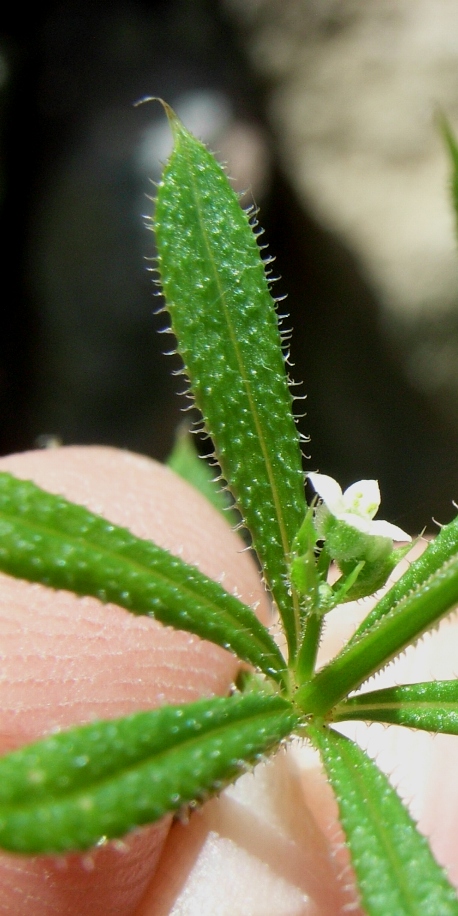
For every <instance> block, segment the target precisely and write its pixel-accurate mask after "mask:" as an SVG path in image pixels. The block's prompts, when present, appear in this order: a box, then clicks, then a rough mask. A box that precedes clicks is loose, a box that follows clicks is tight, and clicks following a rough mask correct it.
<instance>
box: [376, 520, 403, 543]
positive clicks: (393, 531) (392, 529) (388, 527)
mask: <svg viewBox="0 0 458 916" xmlns="http://www.w3.org/2000/svg"><path fill="white" fill-rule="evenodd" d="M370 534H374V535H376V537H382V538H390V539H391V540H392V541H411V540H412V538H411V537H410V534H406V532H405V531H403V530H402V528H398V526H397V525H392V524H391V522H382V521H375V522H371V530H370Z"/></svg>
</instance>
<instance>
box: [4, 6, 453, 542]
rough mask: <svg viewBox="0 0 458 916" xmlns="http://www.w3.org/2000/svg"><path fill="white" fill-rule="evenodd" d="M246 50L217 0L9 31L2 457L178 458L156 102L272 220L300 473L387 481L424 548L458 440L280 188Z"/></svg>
mask: <svg viewBox="0 0 458 916" xmlns="http://www.w3.org/2000/svg"><path fill="white" fill-rule="evenodd" d="M244 47H245V45H244V41H243V36H241V34H239V31H238V28H237V23H236V20H235V19H234V18H233V17H230V16H229V15H228V13H227V7H226V5H223V4H221V3H218V2H215V0H194V2H192V3H191V2H186V0H155V2H153V0H151V2H129V3H126V2H118V3H116V2H114V3H106V4H103V3H84V2H81V0H80V2H78V3H73V2H62V3H58V4H46V3H44V4H35V7H34V8H33V11H32V13H27V15H25V13H24V11H23V10H21V9H20V8H19V7H18V8H17V10H16V12H12V11H11V10H10V11H9V13H8V14H6V13H2V15H1V17H0V157H1V159H0V169H1V171H0V195H1V197H0V205H1V221H2V234H1V239H2V253H3V258H2V262H3V263H2V268H3V269H2V276H3V289H4V293H3V301H4V305H3V309H2V314H3V319H2V334H1V337H0V452H1V453H2V454H6V453H8V452H10V451H20V450H24V449H29V448H33V447H36V446H37V444H40V443H42V442H43V441H44V438H43V437H46V436H52V437H57V438H58V439H59V440H61V441H62V442H63V443H64V444H74V443H80V444H82V443H105V444H111V445H117V446H120V447H123V448H129V449H132V450H136V451H140V452H143V453H146V454H148V455H151V456H153V457H156V458H159V459H161V460H162V459H163V458H164V457H165V456H166V455H167V453H168V452H169V451H170V448H171V446H172V443H173V437H174V431H175V429H176V427H177V424H178V423H179V422H180V420H181V413H180V408H181V406H182V404H181V402H180V399H179V398H178V397H177V396H176V394H175V389H176V383H175V380H174V379H173V378H172V377H171V370H172V369H173V368H174V362H173V359H172V358H170V357H164V356H163V355H162V351H163V349H167V348H168V347H169V344H170V341H169V340H168V339H167V338H164V337H162V338H161V336H160V335H158V334H157V330H158V329H159V328H160V327H162V326H163V325H164V317H163V316H157V315H155V314H154V312H155V310H156V308H157V305H158V301H157V300H155V299H154V298H153V286H152V282H151V276H150V274H149V273H148V272H147V270H146V265H147V261H146V260H145V259H146V258H148V257H151V256H152V255H153V254H154V239H153V236H152V235H151V233H148V232H147V231H146V229H145V220H144V218H143V215H144V214H146V215H148V214H150V213H151V211H152V203H151V201H150V200H148V198H147V195H151V194H152V193H154V188H153V186H152V185H151V179H153V180H157V179H158V177H159V175H160V162H161V161H164V159H165V158H166V156H167V151H168V148H169V146H168V144H169V137H168V127H167V124H166V123H165V118H164V116H163V113H162V112H161V110H160V108H159V106H157V105H154V104H145V105H143V106H140V107H138V108H136V107H134V106H133V103H134V102H135V101H136V100H138V99H140V98H141V97H144V96H146V95H159V96H162V97H164V98H165V99H167V101H168V102H169V103H170V104H171V105H172V106H173V107H175V108H176V110H177V111H178V113H179V114H180V116H181V117H182V118H183V120H184V121H185V123H186V124H187V126H188V127H189V128H190V129H191V130H193V131H194V132H195V133H197V134H198V135H199V136H200V137H201V138H202V139H204V140H205V141H206V142H208V143H209V145H210V146H211V148H212V149H214V150H216V151H217V152H218V154H219V155H220V156H221V158H222V159H224V160H227V161H228V163H229V173H230V174H231V175H235V176H237V179H238V186H239V188H240V189H242V188H248V187H249V188H250V189H251V190H250V192H249V194H248V199H249V198H251V199H253V198H254V200H255V201H256V203H257V204H259V205H260V208H261V213H260V222H261V225H263V226H264V227H265V229H266V238H267V241H268V243H269V248H270V252H271V253H273V254H274V255H275V256H276V259H277V260H276V268H275V269H276V272H278V273H279V274H280V275H281V277H282V279H280V280H279V282H278V283H277V284H276V286H275V292H276V293H277V294H278V295H282V294H283V293H285V292H287V293H288V302H287V307H288V309H289V311H290V314H291V324H292V327H293V328H294V337H293V344H292V357H293V361H294V363H295V364H296V368H295V370H294V375H295V377H296V378H297V379H302V380H304V383H305V384H304V391H305V392H306V393H307V395H308V399H307V402H306V410H307V415H306V417H305V418H304V419H303V420H301V429H302V431H303V432H304V433H306V434H310V436H311V442H310V446H309V451H310V455H311V460H310V461H309V462H306V466H307V467H309V468H310V469H316V468H319V469H320V470H321V471H322V472H323V473H330V474H332V475H333V476H335V477H336V478H337V479H338V480H339V481H340V482H341V483H342V484H343V485H348V484H349V483H351V482H353V481H354V480H355V479H360V478H363V477H377V478H378V479H379V480H380V484H381V489H382V496H383V513H382V514H383V517H387V518H389V519H390V520H391V521H393V522H396V523H397V524H399V525H402V527H404V528H408V529H409V530H412V531H413V532H414V531H419V530H420V529H422V528H423V527H424V526H428V525H430V523H431V516H432V515H433V514H434V515H435V516H436V517H438V518H439V519H440V520H441V521H447V520H448V519H449V518H450V517H451V514H452V504H451V501H452V499H453V498H458V481H457V474H456V467H457V461H456V456H457V454H458V450H457V446H458V430H457V428H456V426H455V425H454V424H453V423H449V422H447V420H446V418H445V419H444V415H443V413H441V412H440V411H439V410H437V409H436V407H435V405H434V404H433V403H432V402H431V401H430V400H429V399H428V398H427V397H426V396H425V394H424V393H422V392H420V391H419V390H418V389H417V388H416V387H414V385H413V384H412V383H411V382H410V381H409V380H408V378H407V375H406V373H405V372H404V371H403V368H402V359H400V358H399V354H398V353H397V352H396V351H395V350H394V348H393V346H392V344H391V343H390V342H389V339H388V337H387V336H386V335H385V334H384V333H383V330H382V325H383V323H382V322H381V320H380V303H379V301H378V297H377V294H376V293H375V292H374V290H373V289H372V288H371V286H370V285H369V283H368V281H367V280H366V279H365V277H364V275H363V272H362V270H361V268H360V266H359V264H358V262H357V260H356V258H355V257H354V255H353V254H352V253H351V252H350V250H349V248H348V247H347V246H346V245H345V244H344V243H343V242H342V241H341V240H339V239H338V238H337V237H336V236H335V235H333V234H332V233H330V232H329V231H328V230H326V229H325V228H323V227H322V226H321V225H320V224H319V222H318V221H317V219H316V218H315V217H314V216H312V215H311V213H310V212H307V209H306V207H305V206H304V204H303V203H301V202H300V201H299V199H298V196H297V194H296V192H295V190H294V188H293V186H292V183H291V182H290V181H289V180H287V178H286V177H285V174H284V173H283V170H282V168H281V167H280V164H279V158H278V155H277V142H276V138H275V135H274V133H273V131H272V129H271V128H270V127H269V124H268V121H267V118H266V114H265V112H266V98H267V93H268V87H267V86H266V84H265V81H263V80H262V79H261V78H260V77H259V74H257V73H256V72H255V68H252V64H251V63H250V61H249V60H248V57H247V56H246V54H245V51H244ZM164 340H165V346H164ZM175 365H176V364H175Z"/></svg>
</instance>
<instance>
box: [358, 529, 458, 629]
mask: <svg viewBox="0 0 458 916" xmlns="http://www.w3.org/2000/svg"><path fill="white" fill-rule="evenodd" d="M454 556H458V516H457V517H456V518H454V519H453V521H451V522H449V524H448V525H443V526H442V528H441V529H440V531H439V533H438V535H437V536H436V537H435V538H434V540H433V541H430V543H429V544H428V546H427V548H426V550H425V551H424V552H423V553H422V554H421V555H420V556H419V557H417V559H416V560H414V561H413V562H412V563H411V564H410V565H409V567H408V568H407V570H406V571H405V573H404V574H403V575H402V576H401V578H400V579H398V581H397V582H395V583H394V585H392V586H391V588H390V589H389V590H388V591H387V592H386V594H385V595H383V597H382V598H380V600H379V601H378V602H377V604H376V605H375V607H374V608H373V609H372V611H371V612H370V613H369V614H368V615H367V617H365V618H364V620H363V621H362V622H361V624H360V625H359V627H358V629H357V630H356V632H355V633H354V635H353V636H352V638H351V639H350V641H349V643H348V644H349V645H350V644H351V643H353V642H356V641H357V640H358V639H359V637H360V636H361V635H362V634H363V633H365V632H366V631H367V630H369V629H370V628H371V627H372V626H373V625H374V623H376V622H377V621H378V620H380V619H381V617H384V616H385V614H388V612H389V611H391V610H392V609H393V608H394V607H395V605H397V604H398V603H399V602H400V601H401V600H402V599H403V598H405V597H406V596H407V595H409V594H410V592H412V591H413V590H414V589H416V588H418V586H419V585H421V584H422V582H426V580H427V579H429V577H430V576H431V575H432V574H433V573H434V572H436V571H437V570H439V569H440V568H441V566H443V565H444V563H446V561H447V560H450V559H451V558H452V557H454Z"/></svg>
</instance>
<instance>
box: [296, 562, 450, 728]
mask: <svg viewBox="0 0 458 916" xmlns="http://www.w3.org/2000/svg"><path fill="white" fill-rule="evenodd" d="M457 602H458V557H453V558H452V559H451V560H449V561H448V562H446V563H445V564H444V566H443V567H442V568H441V569H440V570H438V571H437V572H434V573H433V575H432V576H430V578H429V579H427V580H426V581H424V582H422V583H421V585H419V586H418V588H416V589H415V591H413V592H412V593H411V594H409V595H407V596H406V597H405V598H404V599H403V600H402V601H400V602H399V604H397V605H395V606H394V608H393V609H392V610H390V611H389V612H388V613H387V614H385V616H383V617H381V618H380V620H378V622H377V623H374V624H373V626H372V627H371V629H370V630H366V631H365V632H364V633H363V634H362V635H361V636H360V637H359V639H357V640H355V641H352V642H351V643H350V644H347V645H346V646H344V648H343V649H342V651H341V652H340V653H339V655H337V656H336V658H334V659H333V661H331V662H330V663H329V664H328V665H326V666H325V667H324V668H322V670H321V671H319V672H318V674H316V675H315V677H314V678H313V679H312V680H311V681H310V682H309V683H308V684H306V685H305V686H304V687H302V688H300V690H299V691H298V692H297V694H296V701H297V703H298V704H299V705H300V706H301V707H302V708H303V709H304V710H305V711H306V712H314V713H316V714H317V715H325V714H326V713H327V712H329V710H330V709H332V707H333V706H335V704H336V703H338V702H339V701H340V700H342V699H343V697H345V696H346V695H347V694H348V693H350V691H352V690H356V689H357V688H358V687H359V686H360V684H362V683H363V681H365V680H367V679H368V678H369V677H371V676H372V675H373V674H375V672H376V671H379V670H380V669H381V668H383V667H384V666H385V665H386V664H387V663H388V662H389V661H391V659H392V658H394V657H395V656H396V655H399V653H400V652H402V651H403V649H405V648H406V647H407V646H408V645H410V644H411V643H413V642H415V640H416V639H418V638H419V637H420V636H421V635H422V634H423V633H425V632H426V631H427V630H430V629H431V628H432V627H433V626H434V624H435V623H437V622H438V621H439V620H440V619H441V617H443V616H444V615H445V614H447V613H448V612H449V611H450V610H451V609H452V608H453V606H454V605H455V604H456V603H457Z"/></svg>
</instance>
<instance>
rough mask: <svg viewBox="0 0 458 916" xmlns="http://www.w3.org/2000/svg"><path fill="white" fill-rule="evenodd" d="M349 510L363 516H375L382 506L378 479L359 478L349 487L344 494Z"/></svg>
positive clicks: (347, 509)
mask: <svg viewBox="0 0 458 916" xmlns="http://www.w3.org/2000/svg"><path fill="white" fill-rule="evenodd" d="M343 499H344V502H345V506H346V511H347V512H354V513H355V514H356V515H361V516H362V517H363V518H374V515H375V514H376V512H377V511H378V508H379V506H380V489H379V485H378V480H358V482H357V483H352V485H351V486H350V487H347V489H346V490H345V492H344V494H343Z"/></svg>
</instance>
